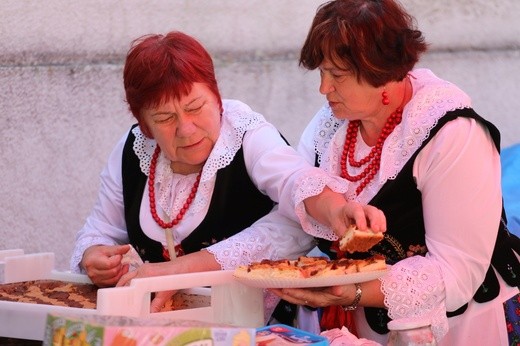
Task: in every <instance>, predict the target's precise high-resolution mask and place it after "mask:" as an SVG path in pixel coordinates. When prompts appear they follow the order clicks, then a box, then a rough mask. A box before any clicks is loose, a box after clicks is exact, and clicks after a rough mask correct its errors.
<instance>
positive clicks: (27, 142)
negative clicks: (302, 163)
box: [0, 0, 520, 270]
mask: <svg viewBox="0 0 520 346" xmlns="http://www.w3.org/2000/svg"><path fill="white" fill-rule="evenodd" d="M321 3H322V1H321V0H320V1H316V0H305V1H302V0H249V1H231V0H218V1H214V0H184V1H183V0H150V1H146V2H145V1H138V0H127V1H115V0H88V1H65V0H47V1H38V0H23V1H20V0H3V1H1V2H0V106H1V110H2V112H1V115H0V165H1V166H0V167H1V168H0V177H1V178H0V239H1V243H0V249H12V248H22V249H24V250H25V252H26V253H31V252H54V253H55V254H56V268H57V269H60V270H67V269H68V261H69V257H70V253H71V249H72V245H73V242H74V237H75V234H76V232H77V231H78V230H79V229H80V228H81V226H82V225H83V223H84V221H85V218H86V216H87V215H88V214H89V212H90V209H91V208H92V206H93V204H94V201H95V198H96V194H97V189H98V186H99V180H98V176H99V172H100V171H101V169H102V167H103V165H104V163H105V160H106V158H107V156H108V154H109V152H110V151H111V149H112V147H113V145H114V144H115V143H116V142H117V140H118V139H119V138H120V137H121V136H122V135H123V134H124V133H125V132H126V131H127V129H128V127H129V125H130V124H131V123H132V122H133V120H132V118H131V116H130V113H129V112H128V111H127V109H126V105H125V103H124V94H123V89H122V77H121V75H122V63H123V59H124V56H125V54H126V51H127V49H128V47H129V44H130V42H131V40H133V39H134V38H137V37H138V36H141V35H143V34H147V33H165V32H168V31H170V30H181V31H185V32H186V33H188V34H191V35H193V36H195V37H197V38H198V39H199V40H200V41H201V42H202V43H203V44H204V45H205V46H206V47H207V48H208V50H209V51H210V53H211V54H212V55H213V57H214V59H215V64H216V69H217V75H218V78H219V83H220V88H221V92H222V95H223V97H226V98H235V99H240V100H242V101H244V102H246V103H248V104H249V105H250V106H251V107H252V108H253V109H255V110H256V111H258V112H260V113H262V114H264V115H265V117H266V118H267V119H268V120H270V121H271V122H273V123H274V124H275V125H277V126H278V127H279V129H280V130H281V131H282V132H283V133H284V134H285V135H286V137H287V138H288V139H289V141H290V142H291V143H292V144H296V143H297V141H298V138H299V135H300V133H301V132H302V130H303V128H304V126H305V124H306V123H307V121H308V120H309V119H310V118H311V117H312V116H313V114H314V113H315V111H316V110H317V109H318V108H319V107H320V106H321V104H322V103H323V101H324V99H323V97H322V96H321V95H320V94H319V93H318V81H319V76H318V74H317V72H305V71H303V70H301V69H299V68H298V66H297V57H298V52H299V48H300V46H301V44H302V43H303V40H304V38H305V35H306V33H307V30H308V27H309V26H310V23H311V19H312V17H313V15H314V13H315V10H316V7H317V6H318V5H319V4H321ZM403 5H404V6H405V7H406V8H407V9H408V10H409V11H410V12H411V13H412V14H413V15H414V16H415V17H416V19H417V22H418V26H419V29H420V30H422V31H423V32H424V33H425V36H426V39H427V40H428V42H429V43H430V44H431V47H430V51H429V52H428V53H427V54H426V55H425V56H424V58H423V59H422V61H421V62H420V64H419V66H424V67H429V68H431V69H432V70H433V71H434V72H435V73H436V74H437V75H438V76H440V77H442V78H445V79H447V80H450V81H452V82H454V83H456V84H458V85H459V86H460V87H461V88H462V89H464V90H465V91H466V92H467V93H468V94H469V95H470V96H471V97H472V98H473V99H474V107H475V109H476V110H477V112H479V113H480V114H481V115H482V116H484V117H486V118H487V119H489V120H491V121H492V122H494V123H495V125H497V126H498V128H499V129H500V130H501V131H502V136H503V137H502V146H503V147H506V146H510V145H512V144H514V143H517V142H518V141H519V140H520V119H519V116H518V110H519V109H520V94H519V91H518V90H519V89H518V87H519V79H520V78H519V77H520V25H519V24H518V17H519V16H520V2H519V1H517V0H459V1H457V2H454V1H449V0H437V1H425V0H403Z"/></svg>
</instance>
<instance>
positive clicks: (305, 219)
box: [293, 168, 347, 240]
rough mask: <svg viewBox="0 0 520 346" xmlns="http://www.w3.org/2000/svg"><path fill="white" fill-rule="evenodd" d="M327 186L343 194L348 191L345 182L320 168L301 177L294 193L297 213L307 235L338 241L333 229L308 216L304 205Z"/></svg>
mask: <svg viewBox="0 0 520 346" xmlns="http://www.w3.org/2000/svg"><path fill="white" fill-rule="evenodd" d="M325 186H327V187H329V188H330V189H331V190H332V191H334V192H337V193H341V194H344V193H345V192H346V191H347V184H345V181H344V180H342V179H340V178H333V177H330V176H329V175H326V173H324V171H323V170H321V169H320V168H315V169H312V170H309V172H308V173H306V174H303V175H302V176H301V177H299V178H298V179H297V181H296V183H295V189H294V193H293V200H294V204H295V212H296V216H297V217H298V220H299V221H300V224H301V225H302V228H303V230H304V231H305V232H306V233H308V234H310V235H312V236H315V237H318V238H323V239H326V240H336V239H338V237H337V235H336V234H335V233H334V232H333V231H332V229H331V228H330V227H328V226H325V225H323V224H321V223H319V222H318V221H317V220H316V219H314V218H313V217H312V216H310V215H309V214H307V210H306V209H305V205H304V204H303V201H304V200H305V199H306V198H309V197H312V196H316V195H318V194H320V193H321V192H322V191H323V189H324V188H325Z"/></svg>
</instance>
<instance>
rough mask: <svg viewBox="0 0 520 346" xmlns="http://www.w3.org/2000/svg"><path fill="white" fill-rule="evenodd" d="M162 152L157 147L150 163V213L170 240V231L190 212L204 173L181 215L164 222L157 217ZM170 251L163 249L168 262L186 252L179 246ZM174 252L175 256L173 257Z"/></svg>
mask: <svg viewBox="0 0 520 346" xmlns="http://www.w3.org/2000/svg"><path fill="white" fill-rule="evenodd" d="M160 152H161V148H159V146H157V147H156V148H155V151H154V153H153V156H152V160H151V162H150V174H149V175H148V192H149V201H150V213H151V214H152V217H153V219H154V220H155V222H156V223H157V224H158V225H159V226H161V227H162V228H164V229H165V230H166V236H167V238H168V235H170V236H171V232H169V229H170V228H172V227H173V226H175V225H177V224H178V223H179V222H181V220H182V218H183V217H184V214H186V212H187V211H188V208H189V207H190V205H191V202H193V200H194V199H195V195H196V194H197V190H198V188H199V183H200V176H201V174H202V171H200V172H199V174H198V175H197V178H196V179H195V183H194V184H193V186H192V187H191V192H190V195H189V196H188V198H186V201H185V202H184V205H183V206H182V208H181V210H179V213H178V214H177V216H176V217H175V218H174V219H173V220H172V221H171V222H168V223H166V222H164V221H163V220H162V219H161V218H160V217H159V215H157V209H156V206H155V187H154V183H155V167H156V165H157V158H158V157H159V153H160ZM169 250H170V249H163V257H164V258H165V259H166V260H169V259H170V258H171V257H172V256H175V255H182V254H184V251H182V247H181V246H180V244H179V245H177V246H175V251H173V250H172V251H169ZM172 252H174V253H173V255H172Z"/></svg>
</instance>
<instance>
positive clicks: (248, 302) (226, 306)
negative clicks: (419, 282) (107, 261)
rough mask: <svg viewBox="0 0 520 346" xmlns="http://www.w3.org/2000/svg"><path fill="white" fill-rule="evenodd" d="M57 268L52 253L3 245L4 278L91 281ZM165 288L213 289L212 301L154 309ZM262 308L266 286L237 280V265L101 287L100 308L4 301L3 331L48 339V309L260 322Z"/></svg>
mask: <svg viewBox="0 0 520 346" xmlns="http://www.w3.org/2000/svg"><path fill="white" fill-rule="evenodd" d="M53 268H54V254H53V253H38V254H24V252H23V250H20V249H14V250H3V251H0V283H13V282H21V281H31V280H61V281H66V282H79V283H91V281H90V280H89V278H88V277H87V276H86V275H79V274H73V273H68V272H59V271H56V270H54V269H53ZM209 287H211V288H209ZM166 290H184V291H187V293H193V294H207V295H211V305H210V306H208V307H201V308H191V309H184V310H175V311H168V312H160V313H150V297H151V293H152V292H159V291H166ZM263 308H264V305H263V292H262V290H261V289H258V288H253V287H248V286H245V285H242V284H241V283H239V282H237V281H236V280H235V279H234V277H233V271H229V270H228V271H213V272H201V273H189V274H178V275H168V276H157V277H150V278H142V279H134V280H132V282H131V284H130V285H129V286H126V287H112V288H102V289H99V290H98V293H97V308H96V309H82V308H72V307H61V306H52V305H43V304H32V303H18V302H8V301H0V336H4V337H12V338H23V339H32V340H43V336H44V331H45V322H46V318H47V314H48V313H54V314H60V315H68V316H81V315H95V314H99V315H111V316H129V317H146V318H172V319H185V320H197V321H204V322H215V323H225V324H229V325H234V326H244V327H253V328H257V327H261V326H263V324H264V311H263Z"/></svg>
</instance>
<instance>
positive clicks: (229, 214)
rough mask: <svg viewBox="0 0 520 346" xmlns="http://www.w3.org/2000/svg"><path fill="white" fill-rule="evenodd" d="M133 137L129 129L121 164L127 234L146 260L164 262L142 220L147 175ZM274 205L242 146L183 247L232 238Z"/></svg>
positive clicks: (188, 249) (221, 173) (224, 170)
mask: <svg viewBox="0 0 520 346" xmlns="http://www.w3.org/2000/svg"><path fill="white" fill-rule="evenodd" d="M134 127H135V125H134ZM134 139H135V136H134V135H133V134H132V132H130V134H129V136H128V138H127V140H126V143H125V146H124V149H123V162H122V167H121V168H122V175H123V200H124V206H125V220H126V226H127V231H128V236H129V238H130V243H131V244H132V245H133V246H134V247H135V249H136V250H137V252H138V253H139V255H140V256H141V258H142V259H143V261H149V262H163V261H164V259H163V257H162V245H161V243H159V242H157V241H155V240H152V239H150V238H148V237H147V236H146V235H145V234H144V233H143V230H142V229H141V226H140V223H139V211H140V208H141V200H142V197H143V192H144V189H145V186H146V183H147V176H146V175H145V174H144V173H142V172H141V169H140V167H139V159H138V158H137V156H136V155H135V153H134V151H133V143H134ZM273 206H274V202H273V201H272V200H271V199H270V198H269V197H268V196H266V195H264V194H262V193H261V192H260V191H259V190H258V189H257V188H256V186H255V185H254V184H253V182H252V181H251V179H250V178H249V175H248V174H247V171H246V167H245V162H244V154H243V150H242V148H240V150H239V151H238V152H237V153H236V155H235V157H234V159H233V162H231V164H230V165H228V166H227V167H225V168H222V169H220V170H219V171H218V172H217V178H216V183H215V189H214V191H213V195H212V198H211V203H210V207H209V210H208V213H207V215H206V216H205V218H204V220H203V221H202V222H201V224H200V225H199V226H198V227H197V228H195V229H194V230H193V232H192V233H191V234H190V235H189V236H188V237H186V238H185V239H184V240H183V241H182V242H181V245H182V248H183V250H184V252H185V253H187V254H188V253H191V252H195V251H198V250H200V249H202V248H205V247H207V246H209V245H211V244H214V243H217V242H219V241H221V240H223V239H226V238H229V237H230V236H232V235H234V234H236V233H238V232H240V231H241V230H243V229H244V228H247V227H249V226H250V225H251V224H253V223H254V222H255V221H257V220H258V219H259V218H261V217H262V216H264V215H266V214H267V213H269V212H270V211H271V209H272V208H273Z"/></svg>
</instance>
